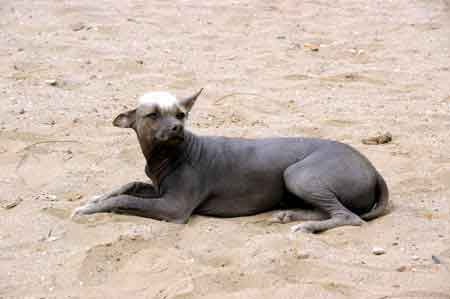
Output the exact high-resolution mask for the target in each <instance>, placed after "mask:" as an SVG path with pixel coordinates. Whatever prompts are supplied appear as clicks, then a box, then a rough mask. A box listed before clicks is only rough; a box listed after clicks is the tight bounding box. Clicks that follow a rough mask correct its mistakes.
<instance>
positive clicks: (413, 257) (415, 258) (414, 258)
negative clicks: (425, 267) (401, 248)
mask: <svg viewBox="0 0 450 299" xmlns="http://www.w3.org/2000/svg"><path fill="white" fill-rule="evenodd" d="M411 258H412V260H413V261H418V260H419V259H420V257H418V256H417V255H413V256H412V257H411Z"/></svg>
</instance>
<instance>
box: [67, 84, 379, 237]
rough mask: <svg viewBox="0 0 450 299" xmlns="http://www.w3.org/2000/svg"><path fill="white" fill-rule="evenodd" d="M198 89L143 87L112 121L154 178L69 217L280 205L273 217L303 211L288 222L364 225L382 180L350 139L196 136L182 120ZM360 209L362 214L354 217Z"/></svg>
mask: <svg viewBox="0 0 450 299" xmlns="http://www.w3.org/2000/svg"><path fill="white" fill-rule="evenodd" d="M201 91H202V90H200V91H199V92H198V93H197V94H195V95H193V96H191V97H188V98H184V99H177V98H176V97H174V96H173V95H171V94H169V93H165V92H152V93H147V94H145V95H144V96H142V97H141V98H140V99H139V103H138V107H137V108H136V109H134V110H131V111H128V112H125V113H121V114H119V115H118V116H117V117H116V118H115V119H114V121H113V124H114V125H115V126H117V127H121V128H132V129H133V130H134V131H135V132H136V134H137V137H138V140H139V144H140V146H141V149H142V152H143V154H144V156H145V159H146V161H147V165H146V168H145V172H146V174H147V175H148V177H149V178H150V179H151V181H152V183H153V184H145V183H141V182H132V183H129V184H127V185H125V186H123V187H121V188H119V189H117V190H114V191H112V192H110V193H108V194H105V195H103V196H100V197H97V198H94V199H92V200H90V201H88V203H87V204H86V205H84V206H82V207H79V208H77V209H76V210H75V211H74V214H73V215H74V216H76V215H85V214H93V213H100V212H120V213H126V214H132V215H139V216H143V217H149V218H153V219H158V220H165V221H170V222H175V223H186V222H187V221H188V219H189V217H190V216H191V215H192V214H199V215H208V216H217V217H238V216H247V215H254V214H257V213H261V212H266V211H270V210H274V209H282V208H284V210H281V211H280V212H278V213H276V214H275V215H274V218H273V219H272V221H275V222H281V223H286V222H291V221H298V220H307V221H305V222H303V223H300V224H298V225H295V226H293V227H292V230H293V231H304V232H310V233H317V232H322V231H325V230H328V229H331V228H334V227H338V226H343V225H362V224H363V223H364V221H363V219H364V220H370V219H373V218H375V217H378V216H380V215H382V214H383V213H384V212H385V210H386V208H387V203H388V189H387V186H386V183H385V181H384V180H383V178H382V177H381V175H380V174H379V173H378V172H377V170H376V169H375V168H374V167H373V165H372V164H371V163H370V162H369V161H368V160H367V159H366V158H365V157H364V156H363V155H361V154H360V153H359V152H358V151H356V150H355V149H353V148H352V147H350V146H348V145H346V144H342V143H339V142H336V141H332V140H325V139H316V138H267V139H242V138H225V137H203V136H196V135H194V134H192V133H191V132H188V131H186V130H185V129H184V124H185V120H186V118H187V116H188V113H189V111H190V110H191V108H192V106H193V105H194V103H195V101H196V99H197V97H198V96H199V95H200V93H201ZM358 215H359V216H358Z"/></svg>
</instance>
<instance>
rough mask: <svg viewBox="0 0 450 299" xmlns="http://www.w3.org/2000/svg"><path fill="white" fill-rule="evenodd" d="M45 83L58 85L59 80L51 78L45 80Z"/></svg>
mask: <svg viewBox="0 0 450 299" xmlns="http://www.w3.org/2000/svg"><path fill="white" fill-rule="evenodd" d="M45 83H46V84H48V85H51V86H57V85H58V81H56V80H55V79H49V80H45Z"/></svg>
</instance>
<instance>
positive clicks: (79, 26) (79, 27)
mask: <svg viewBox="0 0 450 299" xmlns="http://www.w3.org/2000/svg"><path fill="white" fill-rule="evenodd" d="M84 28H86V25H84V24H83V23H81V22H78V23H75V24H72V25H70V29H72V31H80V30H83V29H84Z"/></svg>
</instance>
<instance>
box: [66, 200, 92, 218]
mask: <svg viewBox="0 0 450 299" xmlns="http://www.w3.org/2000/svg"><path fill="white" fill-rule="evenodd" d="M94 206H95V203H91V202H88V203H87V204H85V205H83V206H81V207H78V208H76V209H75V210H73V212H72V215H70V218H72V219H74V218H76V217H78V216H83V215H89V214H92V213H93V212H92V210H93V207H94Z"/></svg>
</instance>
